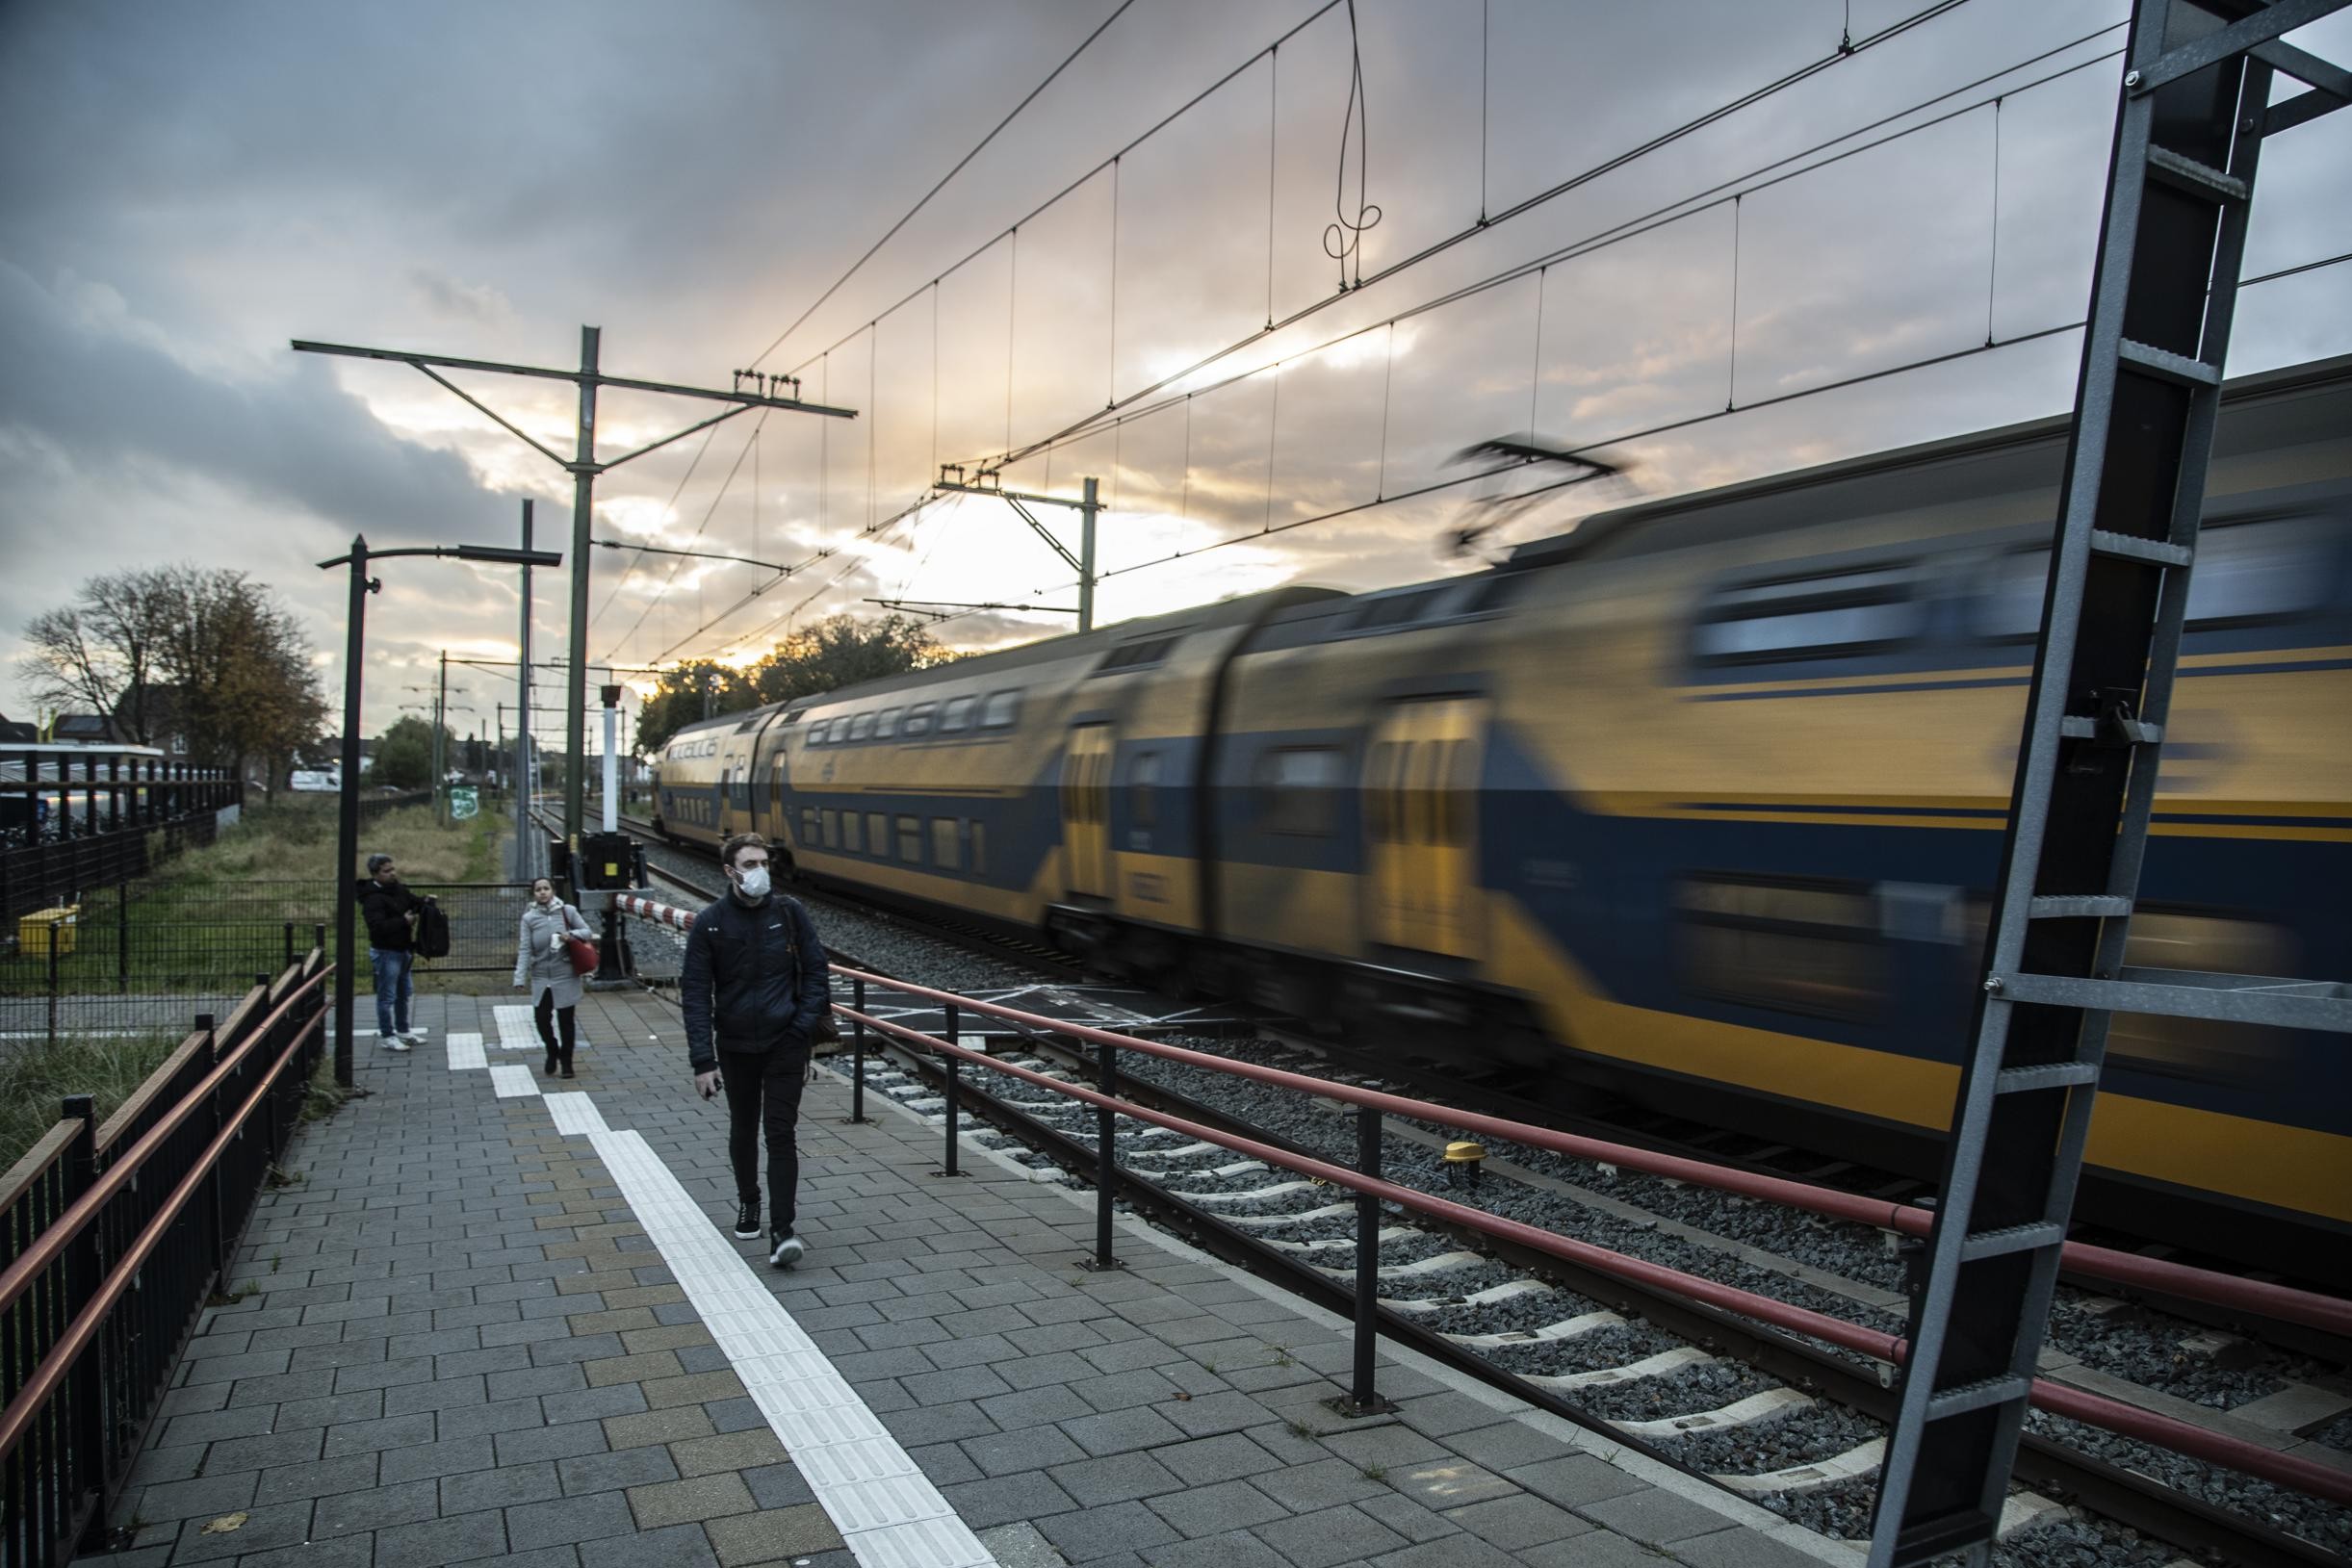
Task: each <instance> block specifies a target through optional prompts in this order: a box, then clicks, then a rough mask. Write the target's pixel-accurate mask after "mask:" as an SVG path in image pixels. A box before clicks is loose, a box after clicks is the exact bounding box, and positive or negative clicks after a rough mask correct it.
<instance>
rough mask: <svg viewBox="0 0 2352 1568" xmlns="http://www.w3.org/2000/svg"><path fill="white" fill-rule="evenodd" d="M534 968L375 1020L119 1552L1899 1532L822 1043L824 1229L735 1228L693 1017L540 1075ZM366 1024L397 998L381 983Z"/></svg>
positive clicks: (1303, 1544)
mask: <svg viewBox="0 0 2352 1568" xmlns="http://www.w3.org/2000/svg"><path fill="white" fill-rule="evenodd" d="M512 994H513V993H511V992H507V993H503V994H500V995H491V996H480V997H475V996H464V995H434V996H421V997H419V998H418V1006H419V1015H420V1016H419V1021H420V1022H421V1023H423V1024H425V1025H426V1026H427V1028H428V1029H429V1035H428V1038H427V1041H426V1044H424V1045H423V1046H421V1047H419V1048H418V1049H416V1050H414V1051H411V1052H408V1053H404V1054H402V1053H395V1052H391V1051H387V1050H382V1049H379V1048H377V1047H376V1043H375V1041H374V1039H373V1038H372V1037H366V1036H363V1037H362V1038H361V1039H360V1040H359V1041H358V1046H359V1050H360V1062H359V1071H358V1084H359V1087H360V1088H361V1089H363V1090H364V1091H366V1093H365V1096H364V1097H361V1098H358V1099H355V1100H353V1101H352V1102H350V1103H349V1104H348V1105H346V1106H345V1107H344V1108H343V1109H342V1110H341V1112H340V1113H339V1114H338V1115H336V1116H335V1117H334V1118H332V1119H330V1120H327V1121H325V1122H323V1123H319V1124H315V1125H313V1126H311V1127H310V1128H308V1129H307V1130H306V1131H305V1132H304V1133H303V1134H302V1135H301V1136H300V1137H299V1139H298V1140H297V1142H296V1143H295V1144H294V1145H293V1148H292V1150H291V1152H290V1154H289V1156H288V1157H287V1159H288V1168H287V1170H286V1175H285V1180H286V1185H283V1186H281V1187H278V1188H276V1189H274V1190H272V1191H271V1192H269V1193H266V1194H265V1195H264V1196H263V1197H262V1199H261V1202H260V1205H259V1207H258V1209H257V1211H256V1213H255V1217H254V1220H253V1222H252V1224H251V1226H250V1228H249V1229H248V1231H247V1233H246V1237H245V1240H244V1242H243V1244H242V1245H241V1247H240V1248H239V1250H238V1252H237V1254H236V1262H235V1267H234V1269H233V1270H232V1272H231V1273H230V1275H229V1278H230V1280H231V1281H232V1284H231V1286H230V1288H229V1291H228V1292H227V1296H228V1297H229V1298H224V1299H223V1300H221V1301H220V1302H218V1303H217V1304H216V1305H214V1306H213V1307H211V1308H210V1309H208V1310H207V1311H206V1313H205V1314H204V1316H203V1318H202V1320H201V1322H200V1323H199V1325H198V1327H197V1329H196V1331H195V1334H194V1338H193V1339H192V1341H191V1343H190V1345H189V1348H188V1352H187V1354H186V1356H185V1358H184V1359H183V1360H182V1362H181V1363H180V1366H179V1368H178V1370H177V1372H176V1373H175V1374H174V1386H173V1388H172V1389H171V1391H170V1392H169V1394H168V1396H167V1399H166V1401H165V1403H164V1405H163V1408H162V1412H161V1414H160V1415H159V1417H158V1418H157V1420H156V1422H155V1425H154V1427H153V1429H152V1430H151V1432H150V1433H149V1435H148V1438H147V1442H146V1445H145V1447H144V1449H143V1450H142V1453H141V1455H140V1457H139V1459H138V1461H137V1463H136V1466H135V1468H134V1470H133V1472H132V1478H131V1480H130V1483H129V1484H128V1486H127V1487H126V1488H125V1490H124V1491H123V1494H122V1496H121V1498H120V1500H119V1503H118V1504H117V1505H116V1510H115V1515H114V1523H115V1524H116V1526H117V1527H118V1528H119V1529H118V1535H117V1539H118V1541H119V1543H120V1547H121V1549H120V1550H119V1551H116V1552H115V1553H113V1554H109V1555H95V1556H90V1557H87V1558H85V1559H84V1560H86V1561H90V1562H104V1563H111V1564H113V1565H115V1568H166V1565H177V1564H183V1563H194V1562H207V1563H239V1564H248V1565H253V1568H262V1565H268V1568H294V1565H297V1564H299V1565H320V1568H412V1565H413V1568H424V1565H428V1564H438V1563H456V1562H466V1561H473V1560H476V1559H489V1558H502V1559H504V1560H506V1561H508V1562H512V1563H515V1564H519V1565H522V1568H603V1565H607V1564H627V1565H628V1568H669V1565H684V1564H715V1565H724V1568H750V1565H756V1564H770V1563H775V1564H795V1565H802V1564H805V1565H807V1568H837V1565H848V1564H853V1563H854V1564H859V1565H862V1568H958V1565H962V1564H981V1563H996V1564H1000V1565H1002V1568H1042V1565H1049V1564H1060V1563H1071V1564H1093V1565H1105V1568H1107V1565H1121V1568H1134V1565H1143V1564H1150V1565H1155V1568H1179V1565H1196V1564H1215V1565H1216V1568H1341V1565H1363V1564H1377V1565H1379V1568H1417V1565H1422V1564H1439V1563H1442V1564H1445V1565H1447V1568H1489V1565H1497V1564H1512V1563H1516V1564H1530V1565H1537V1568H1542V1565H1567V1564H1574V1565H1577V1568H1613V1565H1619V1564H1623V1565H1627V1568H1631V1565H1636V1564H1640V1565H1642V1568H1655V1565H1656V1564H1659V1563H1661V1562H1678V1563H1683V1564H1688V1565H1691V1568H1734V1565H1736V1568H1795V1565H1799V1564H1807V1563H1813V1562H1817V1561H1831V1562H1841V1561H1848V1560H1858V1555H1855V1554H1853V1553H1852V1552H1851V1551H1850V1549H1848V1548H1846V1547H1843V1546H1841V1545H1839V1544H1837V1543H1832V1542H1829V1541H1826V1540H1824V1539H1823V1538H1822V1537H1819V1536H1815V1535H1812V1534H1809V1533H1807V1532H1805V1531H1803V1530H1802V1529H1798V1528H1797V1527H1796V1526H1794V1525H1791V1524H1789V1523H1787V1522H1786V1521H1783V1520H1780V1519H1779V1518H1777V1517H1776V1516H1774V1515H1772V1514H1770V1513H1768V1512H1766V1511H1764V1510H1762V1509H1760V1508H1756V1507H1753V1506H1751V1505H1749V1504H1744V1503H1741V1502H1739V1501H1737V1500H1735V1499H1731V1498H1729V1497H1727V1496H1724V1495H1721V1494H1718V1493H1716V1492H1714V1491H1713V1490H1712V1489H1709V1488H1707V1487H1705V1486H1704V1485H1703V1484H1701V1483H1698V1482H1695V1481H1692V1480H1689V1479H1688V1478H1684V1477H1682V1476H1680V1475H1679V1474H1677V1473H1675V1472H1673V1471H1671V1470H1668V1469H1667V1468H1666V1467H1663V1466H1660V1465H1657V1464H1655V1463H1654V1462H1652V1461H1650V1460H1647V1459H1645V1458H1642V1457H1641V1456H1639V1455H1636V1454H1632V1453H1630V1452H1624V1451H1622V1450H1619V1449H1617V1448H1616V1447H1615V1445H1613V1444H1612V1443H1610V1442H1609V1441H1608V1440H1607V1439H1606V1438H1603V1437H1600V1436H1598V1435H1596V1434H1594V1433H1592V1432H1590V1431H1587V1430H1584V1429H1583V1428H1580V1427H1573V1426H1571V1425H1569V1424H1567V1423H1564V1422H1562V1421H1560V1420H1558V1419H1557V1418H1554V1417H1551V1416H1548V1415H1545V1414H1543V1413H1540V1412H1538V1411H1534V1410H1532V1409H1529V1408H1528V1407H1525V1406H1523V1405H1520V1404H1518V1403H1517V1402H1516V1401H1512V1400H1511V1399H1509V1398H1508V1397H1507V1396H1505V1395H1502V1394H1500V1393H1497V1392H1495V1391H1493V1390H1490V1389H1487V1388H1485V1387H1484V1386H1482V1385H1478V1384H1475V1383H1472V1382H1469V1381H1467V1380H1466V1379H1462V1378H1460V1377H1459V1375H1456V1374H1454V1373H1452V1372H1450V1371H1448V1370H1447V1369H1443V1368H1440V1367H1436V1366H1435V1365H1434V1364H1431V1363H1427V1362H1424V1361H1421V1360H1420V1359H1419V1358H1418V1357H1415V1356H1412V1355H1410V1354H1409V1352H1401V1351H1397V1350H1394V1348H1392V1347H1388V1346H1385V1345H1384V1346H1383V1360H1382V1362H1381V1365H1380V1368H1379V1385H1380V1391H1381V1393H1382V1394H1383V1396H1385V1398H1386V1399H1387V1400H1389V1401H1393V1403H1394V1404H1395V1406H1396V1407H1395V1409H1394V1410H1392V1411H1389V1412H1385V1413H1382V1414H1377V1415H1371V1416H1365V1417H1356V1416H1352V1415H1349V1414H1345V1413H1343V1412H1342V1411H1341V1410H1340V1409H1338V1408H1337V1407H1336V1406H1335V1402H1334V1401H1338V1400H1340V1399H1343V1398H1344V1396H1345V1394H1346V1392H1347V1388H1348V1378H1349V1365H1350V1357H1351V1348H1350V1343H1349V1337H1348V1325H1347V1324H1344V1323H1342V1322H1340V1321H1339V1320H1337V1319H1335V1318H1332V1317H1331V1316H1329V1315H1328V1314H1325V1313H1323V1312H1322V1311H1320V1310H1319V1309H1316V1308H1314V1307H1311V1306H1307V1305H1304V1304H1301V1303H1299V1302H1296V1301H1294V1300H1293V1299H1292V1298H1289V1297H1287V1296H1284V1295H1281V1294H1279V1293H1278V1292H1276V1291H1275V1290H1273V1288H1272V1287H1268V1286H1264V1285H1261V1284H1260V1283H1259V1282H1257V1281H1255V1280H1253V1279H1251V1278H1249V1277H1247V1276H1246V1275H1243V1274H1241V1273H1239V1272H1236V1271H1233V1270H1230V1269H1228V1268H1227V1267H1226V1266H1224V1265H1222V1264H1220V1263H1218V1262H1216V1261H1214V1260H1211V1259H1209V1258H1207V1257H1205V1256H1203V1255H1202V1254H1200V1253H1197V1252H1195V1251H1193V1250H1192V1249H1191V1248H1189V1247H1186V1246H1184V1245H1183V1244H1182V1243H1181V1242H1178V1241H1176V1240H1175V1239H1173V1238H1171V1237H1168V1236H1166V1235H1163V1234H1161V1233H1159V1232H1157V1231H1155V1230H1152V1229H1150V1228H1149V1227H1146V1226H1144V1225H1141V1224H1140V1223H1135V1222H1131V1221H1130V1222H1126V1227H1125V1229H1124V1233H1123V1234H1122V1235H1121V1237H1120V1239H1119V1240H1120V1249H1121V1253H1122V1255H1123V1258H1124V1261H1125V1262H1126V1263H1127V1264H1128V1267H1127V1268H1126V1269H1125V1270H1124V1271H1122V1272H1099V1273H1098V1272H1088V1271H1086V1270H1084V1269H1082V1268H1081V1267H1079V1265H1080V1263H1081V1260H1083V1259H1085V1258H1087V1257H1088V1256H1089V1255H1090V1251H1091V1243H1092V1241H1093V1237H1094V1215H1093V1208H1092V1199H1091V1195H1089V1194H1086V1193H1081V1192H1075V1191H1073V1190H1070V1189H1067V1188H1064V1187H1062V1186H1059V1185H1056V1184H1054V1183H1052V1182H1049V1181H1041V1180H1039V1179H1038V1177H1037V1175H1036V1173H1035V1172H1032V1171H1031V1170H1027V1169H1026V1168H1024V1167H1021V1166H1020V1165H1018V1164H1017V1163H1015V1162H1013V1161H1011V1160H1009V1159H1004V1158H1000V1157H998V1156H995V1155H993V1154H992V1153H990V1152H989V1151H988V1150H986V1149H984V1148H982V1147H981V1146H980V1145H979V1144H977V1143H975V1142H968V1143H967V1144H966V1145H965V1147H964V1152H963V1155H962V1157H961V1159H960V1161H959V1164H960V1165H961V1166H962V1168H963V1173H962V1174H960V1175H957V1176H952V1177H950V1176H943V1175H939V1174H936V1172H937V1171H938V1170H939V1167H940V1165H941V1159H940V1154H941V1134H940V1132H939V1130H938V1129H937V1128H936V1127H935V1126H933V1125H929V1124H926V1123H925V1122H924V1121H923V1120H922V1119H921V1118H918V1116H916V1114H915V1113H913V1112H911V1111H908V1110H906V1109H904V1108H903V1107H900V1106H897V1105H896V1104H894V1103H893V1102H892V1101H890V1100H889V1099H888V1098H887V1097H886V1096H881V1095H875V1096H870V1097H869V1098H868V1100H867V1102H866V1103H867V1107H868V1110H869V1119H868V1120H867V1121H866V1122H864V1123H851V1122H849V1121H848V1120H847V1117H848V1115H849V1110H850V1097H849V1091H848V1087H847V1085H846V1084H845V1083H844V1082H843V1081H842V1080H841V1079H840V1078H838V1077H835V1076H832V1075H830V1074H827V1073H823V1072H820V1074H819V1076H818V1081H817V1082H815V1083H814V1084H812V1085H811V1087H810V1090H809V1093H808V1097H807V1099H806V1101H805V1103H804V1107H803V1116H802V1123H801V1148H802V1178H801V1214H800V1223H799V1229H800V1233H801V1234H802V1235H803V1236H804V1237H805V1238H806V1239H807V1241H808V1243H809V1248H810V1249H809V1252H808V1254H807V1256H806V1257H805V1258H804V1259H803V1260H802V1261H801V1263H800V1264H799V1266H798V1267H797V1268H794V1269H792V1270H790V1271H788V1272H775V1271H772V1270H770V1269H769V1268H767V1267H766V1265H765V1260H764V1257H763V1255H762V1248H761V1247H759V1245H758V1244H754V1243H738V1242H737V1241H734V1240H733V1239H732V1238H731V1237H730V1236H729V1234H728V1233H727V1231H726V1229H725V1228H723V1227H724V1225H725V1223H726V1221H727V1220H728V1219H729V1218H731V1216H732V1209H733V1203H734V1191H733V1180H732V1177H731V1176H730V1175H729V1173H728V1168H727V1160H726V1151H725V1122H724V1119H723V1117H724V1112H723V1108H722V1107H721V1106H719V1105H716V1104H710V1105H706V1104H705V1103H704V1102H702V1101H700V1100H699V1099H697V1098H696V1097H695V1096H694V1094H693V1092H692V1091H691V1088H690V1086H689V1084H688V1081H687V1076H686V1068H685V1050H684V1045H683V1041H682V1037H681V1033H680V1031H679V1028H678V1024H677V1018H676V1015H675V1012H674V1011H673V1010H672V1009H671V1008H669V1007H668V1006H667V1005H665V1004H664V1003H662V1002H660V1001H659V1000H657V999H656V998H653V997H650V996H647V995H644V994H642V993H635V992H607V993H600V994H593V995H591V996H590V997H589V999H588V1000H587V1001H586V1002H585V1003H584V1004H583V1006H582V1018H581V1022H582V1039H583V1040H584V1041H586V1046H585V1048H583V1049H582V1050H581V1051H580V1052H579V1054H578V1058H577V1065H578V1072H579V1076H578V1077H577V1078H575V1079H573V1080H570V1081H561V1080H552V1079H548V1078H544V1077H542V1076H541V1075H540V1074H539V1072H538V1070H537V1067H538V1062H539V1051H538V1047H537V1043H536V1041H535V1039H533V1038H532V1037H531V1036H530V1028H529V1024H528V1020H527V1018H526V1016H525V1015H524V1014H523V1012H522V1010H521V1009H520V1008H517V1007H513V1006H511V1004H510V1003H509V1001H508V998H509V997H511V996H512ZM363 1013H364V1009H363Z"/></svg>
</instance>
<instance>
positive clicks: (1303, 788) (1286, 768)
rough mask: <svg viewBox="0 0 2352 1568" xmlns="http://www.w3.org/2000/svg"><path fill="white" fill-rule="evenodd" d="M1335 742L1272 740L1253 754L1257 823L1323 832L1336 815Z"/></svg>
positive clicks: (1273, 830)
mask: <svg viewBox="0 0 2352 1568" xmlns="http://www.w3.org/2000/svg"><path fill="white" fill-rule="evenodd" d="M1340 777H1341V758H1340V753H1339V748H1338V747H1336V746H1277V747H1274V748H1273V749H1271V750H1268V751H1264V752H1260V753H1259V754H1258V758H1257V766H1256V777H1255V779H1254V781H1253V782H1254V784H1256V786H1257V802H1258V806H1257V812H1258V826H1259V827H1260V828H1262V829H1263V830H1264V831H1265V832H1267V833H1285V834H1297V835H1303V836H1307V837H1322V836H1324V835H1328V834H1330V833H1331V831H1332V827H1333V824H1334V821H1335V819H1336V818H1337V815H1338V791H1339V784H1340Z"/></svg>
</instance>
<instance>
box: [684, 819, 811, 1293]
mask: <svg viewBox="0 0 2352 1568" xmlns="http://www.w3.org/2000/svg"><path fill="white" fill-rule="evenodd" d="M719 863H720V865H721V866H722V867H723V868H724V869H725V870H726V873H727V883H728V890H727V893H726V895H725V896H724V897H722V898H720V899H719V900H718V902H716V903H714V904H712V905H711V907H710V908H709V909H706V910H704V911H703V912H702V913H700V914H697V915H696V916H695V917H694V927H693V930H692V931H690V932H689V933H687V936H686V955H685V968H684V971H683V973H682V974H681V976H680V978H679V996H680V1005H681V1010H682V1011H683V1012H684V1014H685V1026H686V1056H687V1060H688V1063H689V1065H690V1066H691V1067H692V1068H693V1072H694V1088H695V1090H696V1091H697V1092H699V1093H700V1094H701V1095H702V1097H703V1098H704V1099H709V1098H711V1096H712V1095H713V1094H716V1093H717V1092H719V1091H720V1089H721V1088H722V1087H723V1088H724V1089H725V1090H726V1092H727V1156H728V1158H729V1160H730V1161H732V1162H733V1164H734V1166H735V1188H736V1197H737V1204H738V1207H737V1210H736V1221H735V1233H736V1235H737V1237H738V1238H740V1239H742V1240H744V1241H752V1240H756V1239H757V1238H758V1237H759V1235H760V1137H761V1133H762V1130H764V1132H765V1134H766V1141H767V1195H768V1211H769V1213H768V1218H769V1230H768V1233H767V1239H768V1261H769V1262H770V1263H772V1264H774V1265H775V1266H776V1267H777V1268H779V1269H788V1268H790V1267H791V1266H792V1265H793V1264H795V1263H797V1262H799V1261H800V1255H801V1252H802V1251H803V1250H804V1247H803V1244H802V1242H801V1240H800V1238H799V1237H798V1236H796V1235H794V1234H793V1231H792V1210H793V1197H794V1194H795V1192H796V1191H797V1189H798V1187H799V1185H800V1151H799V1149H798V1147H797V1145H796V1144H794V1143H793V1128H794V1123H796V1122H797V1121H798V1120H799V1119H800V1093H801V1090H802V1088H803V1087H804V1086H805V1085H806V1084H807V1082H808V1076H809V1051H810V1046H811V1044H812V1042H813V1041H814V1036H815V1033H816V1025H817V1021H818V1020H819V1019H820V1018H822V1017H823V1016H824V1015H825V1012H826V1010H827V1009H828V1008H829V1007H831V1006H832V1001H833V990H832V985H831V981H830V979H829V977H828V974H827V970H826V965H825V949H824V947H823V946H822V945H821V944H820V943H819V942H818V941H817V939H816V927H815V926H814V924H812V923H811V922H810V919H809V913H808V911H806V910H804V909H802V908H801V907H800V905H799V903H798V901H796V900H794V899H790V898H787V897H785V896H784V895H783V894H781V893H776V892H772V891H771V890H770V888H769V880H768V879H769V867H768V852H767V840H766V839H764V838H762V837H761V836H760V835H758V834H756V833H739V834H737V835H735V836H734V837H732V838H730V839H728V840H727V842H726V843H725V844H724V845H723V846H721V848H720V850H719ZM713 1035H715V1036H716V1039H715V1041H714V1040H713ZM714 1047H715V1048H714Z"/></svg>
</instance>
